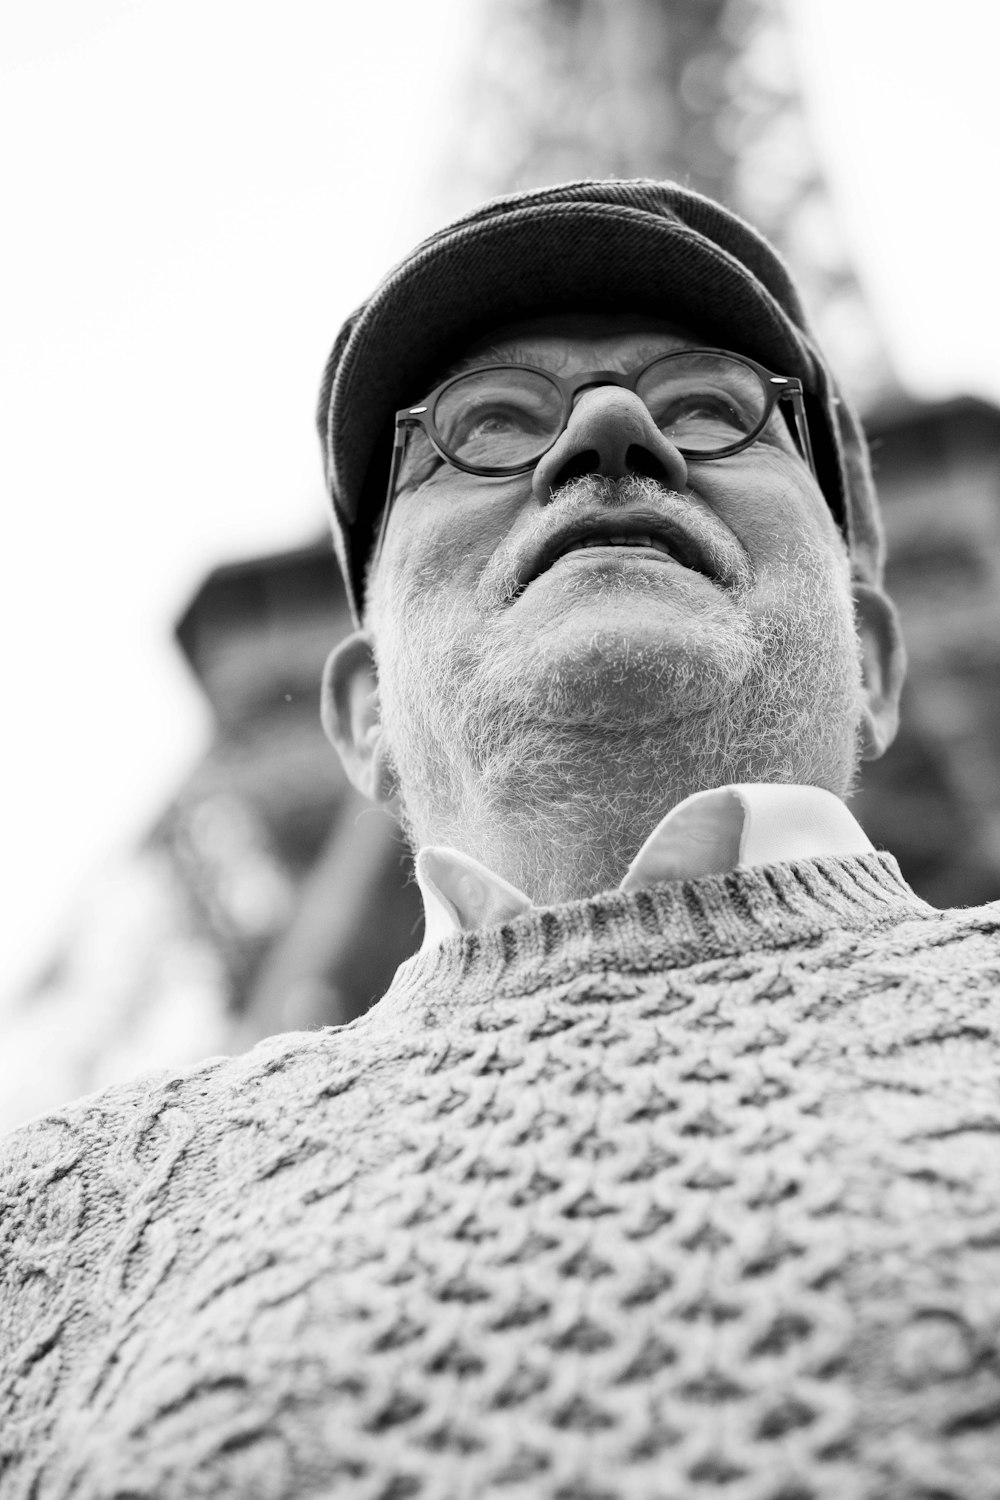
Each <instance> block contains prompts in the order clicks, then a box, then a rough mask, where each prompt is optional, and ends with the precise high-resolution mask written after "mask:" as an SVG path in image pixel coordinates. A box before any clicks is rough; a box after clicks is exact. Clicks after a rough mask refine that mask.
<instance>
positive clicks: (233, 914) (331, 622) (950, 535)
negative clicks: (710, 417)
mask: <svg viewBox="0 0 1000 1500" xmlns="http://www.w3.org/2000/svg"><path fill="white" fill-rule="evenodd" d="M477 16H478V23H479V36H478V39H477V44H476V46H475V48H474V53H475V63H474V64H470V72H469V82H468V89H467V98H466V103H465V107H464V111H463V112H462V114H461V117H460V119H459V123H458V126H457V128H456V130H455V132H454V141H455V144H454V148H453V151H452V154H451V156H450V158H449V159H448V160H446V161H444V162H443V163H442V164H441V171H440V175H439V181H438V187H437V192H436V197H437V199H438V207H439V212H438V214H437V217H438V218H439V219H441V220H444V218H446V217H447V216H448V215H449V214H450V213H452V212H459V211H461V210H463V209H465V208H467V207H469V206H471V205H472V204H473V203H475V202H477V201H479V200H480V199H482V198H483V197H486V196H489V195H490V194H492V193H497V192H503V191H507V190H511V189H514V188H520V187H526V186H531V185H534V184H540V183H544V182H551V181H556V180H560V179H567V178H572V177H580V176H602V175H610V174H614V175H619V176H646V175H648V176H660V177H672V178H675V179H677V180H680V181H682V182H685V183H687V184H688V185H689V186H691V187H693V188H695V189H698V190H701V191H704V192H706V193H708V194H710V195H712V196H714V197H716V198H719V199H721V200H722V201H723V202H726V203H728V204H729V205H730V206H731V207H733V208H735V209H736V210H737V211H738V212H741V213H742V214H744V215H745V216H746V217H747V218H749V219H750V220H751V221H752V222H754V223H756V224H757V226H758V227H759V228H760V229H762V230H763V231H764V233H765V234H767V235H768V237H769V238H770V239H771V240H772V241H773V242H775V243H776V244H777V245H778V246H779V247H780V248H781V249H782V250H783V252H784V254H785V255H786V257H787V258H788V260H789V261H790V262H791V263H792V265H793V267H794V269H795V271H796V273H797V275H798V277H799V279H800V281H801V282H802V284H803V286H804V289H805V293H806V298H807V301H808V302H809V303H810V304H811V311H812V313H813V316H814V319H815V321H816V323H817V325H818V327H819V329H820V334H821V337H822V338H823V340H824V342H825V344H826V347H827V348H828V350H829V351H830V353H831V357H832V359H833V360H834V362H835V363H836V365H837V367H838V369H839V370H840V371H841V373H842V374H843V375H844V377H845V378H846V380H847V382H848V384H849V385H850V386H851V388H852V389H853V391H854V394H855V395H856V397H857V398H858V400H859V401H860V403H861V404H862V409H863V410H864V411H865V413H866V420H867V424H868V427H869V432H870V434H871V437H872V439H873V445H874V449H875V456H876V463H877V466H878V472H879V480H880V488H881V492H882V496H883V504H884V509H885V515H886V523H887V530H888V534H889V542H890V556H891V559H892V560H891V563H890V571H889V588H890V592H891V593H892V594H893V596H894V597H895V598H896V599H897V602H898V603H899V604H900V606H901V610H902V613H903V618H904V627H905V629H906V633H907V638H908V641H909V647H910V655H911V674H910V681H909V686H908V689H907V695H906V700H905V702H904V728H903V731H902V733H901V735H900V737H899V740H898V742H897V744H896V745H895V746H894V747H893V749H892V750H891V751H890V753H889V755H888V756H886V757H885V759H884V760H883V761H880V762H877V763H875V764H874V765H872V766H869V767H866V770H865V774H864V778H863V781H862V785H861V788H860V791H859V794H858V796H857V798H856V800H855V803H854V807H855V810H856V811H857V812H858V813H859V815H860V817H861V820H862V822H863V823H864V825H865V826H866V828H867V830H868V832H869V835H870V836H871V837H872V839H873V841H874V842H875V843H876V844H877V845H879V846H885V847H888V848H890V849H891V850H893V852H894V853H896V854H897V855H898V857H899V859H900V863H901V865H902V867H903V871H904V874H906V875H907V877H908V878H909V879H910V881H911V883H912V884H913V885H914V886H915V887H916V888H917V890H918V891H919V892H920V893H921V894H923V895H924V896H925V897H926V898H927V899H928V900H930V901H931V902H932V903H934V904H936V905H940V906H946V905H952V904H962V903H971V902H979V901H984V900H989V899H993V898H996V897H998V896H1000V671H998V666H1000V660H998V658H1000V589H998V581H1000V412H998V411H997V410H996V409H995V408H993V407H992V406H990V405H988V404H987V403H984V402H981V401H976V400H973V399H970V398H964V397H962V396H960V395H959V396H956V398H955V399H954V400H952V401H950V402H946V403H943V404H938V405H932V406H927V405H920V404H918V403H916V402H914V401H912V400H910V399H909V398H907V396H906V395H905V393H904V392H903V391H902V390H901V389H900V387H899V384H898V382H897V380H896V379H895V377H894V375H893V372H892V369H891V367H890V364H889V361H888V359H887V358H886V355H885V352H884V349H883V346H882V343H881V340H880V338H879V336H878V330H877V326H876V323H875V320H874V318H873V316H872V312H871V309H870V307H869V305H868V303H867V301H866V298H865V295H864V291H863V288H862V287H861V285H860V284H859V282H858V279H857V277H856V276H855V274H854V272H853V269H852V266H851V262H850V256H849V255H848V254H847V252H846V250H845V247H844V243H843V240H842V237H841V235H840V233H839V230H838V221H837V214H836V209H835V206H834V205H833V203H832V200H831V197H830V193H829V191H828V189H827V185H826V181H825V177H824V173H823V170H822V165H821V163H820V161H819V158H818V156H817V154H816V152H815V150H814V149H813V147H812V145H811V141H810V133H809V122H808V114H807V110H806V107H805V102H804V100H803V97H802V93H801V90H800V87H799V84H798V79H797V76H796V71H795V67H794V62H793V58H792V54H791V48H790V42H789V35H788V29H787V24H786V18H785V15H784V12H783V10H782V9H781V6H780V5H779V4H778V3H777V0H613V3H612V0H479V4H478V12H477ZM347 624H348V621H347V612H346V608H345V605H344V599H343V594H342V592H341V590H340V586H339V582H338V580H337V578H336V576H335V571H334V568H333V564H332V560H331V557H330V548H329V544H328V542H327V540H326V539H325V538H324V539H322V540H321V541H317V542H316V543H315V544H312V545H308V546H304V547H303V548H301V549H300V550H298V551H294V552H288V553H283V554H281V555H278V556H273V557H262V558H257V559H254V560H252V561H250V562H241V563H234V564H226V565H223V566H220V567H219V568H217V569H215V570H214V571H213V572H212V573H211V574H210V575H209V576H208V577H207V578H206V579H205V581H204V582H203V584H202V585H201V587H200V588H199V589H198V590H197V592H196V594H195V596H194V597H193V599H192V600H191V603H190V605H189V607H188V608H187V610H186V611H185V613H184V615H183V618H182V619H181V620H180V621H179V623H178V626H177V640H178V644H179V646H180V649H181V650H182V652H183V653H184V655H185V656H186V658H187V660H188V662H189V664H190V666H191V668H192V670H193V671H194V673H195V674H196V676H197V678H198V679H199V681H200V683H201V685H202V687H203V688H204V691H205V692H206V694H207V696H208V699H209V701H210V703H211V705H212V708H213V711H214V715H215V722H216V733H215V739H214V742H213V744H212V745H211V747H210V749H209V750H208V752H207V754H206V756H205V757H204V759H203V761H202V762H201V763H200V764H199V765H198V766H196V767H195V768H194V770H193V772H192V774H191V775H190V777H189V778H188V779H187V781H186V782H185V784H184V785H183V786H182V787H180V788H179V789H178V792H177V794H176V796H175V797H174V798H173V799H172V801H171V803H170V805H169V806H168V807H167V808H166V809H165V810H164V812H163V815H162V817H161V818H160V819H159V821H158V823H157V825H156V827H155V828H153V829H152V830H151V832H150V834H149V837H148V838H147V839H146V840H145V842H144V843H143V845H142V847H141V848H140V849H139V850H138V851H136V854H135V856H134V859H133V861H132V862H131V865H130V867H129V869H128V870H127V871H125V872H124V873H123V876H122V880H123V881H124V883H125V884H126V885H127V886H128V890H129V901H130V902H131V907H130V911H131V912H132V918H131V921H130V925H129V933H130V937H129V942H130V944H131V946H124V947H122V948H120V950H119V968H120V973H119V974H118V976H117V979H116V984H117V987H118V988H117V991H116V998H115V1000H114V1003H113V1004H109V1002H108V998H107V970H106V968H105V969H103V970H102V969H101V967H100V965H98V966H97V967H96V968H94V967H93V966H92V967H91V968H88V960H87V954H88V953H90V952H91V951H92V949H93V946H94V945H93V943H89V944H88V943H87V942H83V941H70V942H68V943H67V944H66V945H65V946H64V948H63V950H62V951H61V952H60V953H59V954H58V955H57V959H56V961H55V962H54V964H53V966H52V969H51V971H50V972H49V973H48V974H47V975H46V976H44V977H43V979H42V980H41V981H40V983H39V984H38V986H37V987H36V988H35V990H34V991H33V993H32V994H31V995H29V996H27V997H26V1001H25V1009H26V1011H27V1010H28V1009H29V1008H30V1010H31V1013H32V1014H35V1015H37V1017H38V1020H39V1025H40V1026H41V1027H42V1029H43V1030H44V1031H45V1033H46V1035H49V1034H51V1032H52V1029H53V1024H54V1020H55V1021H58V1020H59V1018H60V1017H61V1016H65V1017H66V1018H67V1025H69V1024H70V1018H72V1025H75V1026H77V1027H78V1029H79V1037H80V1040H79V1042H77V1041H74V1040H73V1033H72V1032H69V1033H67V1035H68V1036H69V1038H70V1039H69V1040H68V1041H67V1042H66V1044H65V1049H64V1051H65V1055H64V1057H63V1059H62V1062H61V1068H62V1071H61V1073H59V1072H58V1070H57V1078H56V1082H55V1084H51V1083H50V1084H49V1093H48V1094H47V1095H46V1094H45V1093H44V1091H42V1092H37V1091H36V1094H35V1096H34V1097H33V1098H32V1099H31V1100H30V1104H31V1106H32V1107H37V1108H41V1107H47V1106H48V1105H50V1104H52V1103H58V1102H60V1093H59V1091H60V1090H61V1097H67V1096H69V1095H71V1094H73V1093H81V1092H84V1091H86V1090H88V1089H90V1088H94V1087H98V1086H99V1085H101V1084H102V1083H104V1082H110V1081H113V1079H114V1078H115V1077H118V1076H126V1075H127V1074H128V1073H129V1072H132V1071H137V1070H139V1069H140V1068H143V1067H149V1066H159V1065H161V1064H163V1063H169V1062H175V1061H177V1060H178V1055H179V1056H180V1058H181V1059H182V1060H185V1059H190V1060H193V1059H194V1058H196V1057H198V1056H201V1055H205V1054H206V1053H210V1052H213V1051H233V1050H236V1049H238V1048H239V1047H241V1046H244V1045H247V1044H249V1043H251V1042H253V1041H254V1040H256V1039H257V1038H259V1037H260V1036H263V1035H266V1034H267V1033H269V1032H274V1031H280V1030H284V1029H289V1028H295V1027H300V1026H307V1025H314V1024H337V1023H340V1022H344V1021H347V1020H350V1019H351V1018H352V1017H353V1016H355V1015H357V1014H359V1013H360V1012H361V1011H363V1010H364V1009H365V1008H366V1007H367V1006H368V1005H369V1004H370V1003H371V1002H372V1001H373V1000H374V999H375V998H377V996H378V995H379V994H380V993H381V992H382V991H383V989H384V988H385V986H386V984H387V983H388V981H389V979H390V978H391V975H392V973H393V971H394V970H395V968H396V966H397V964H398V963H399V962H401V961H402V960H403V959H404V958H405V957H406V956H407V955H408V953H410V952H412V951H413V950H414V948H415V947H416V946H417V944H418V943H419V938H420V924H421V917H420V911H419V903H418V901H417V898H416V892H415V889H414V887H413V885H412V882H411V881H409V878H408V866H407V860H406V856H405V853H404V851H403V848H402V845H401V842H400V840H399V836H398V832H397V830H396V829H395V827H394V825H393V824H392V823H391V820H390V819H389V818H388V817H387V816H386V815H385V814H383V813H380V812H377V811H374V810H370V809H367V808H366V807H365V806H364V805H363V804H362V803H361V802H360V801H359V799H358V798H357V797H356V795H355V794H354V793H353V791H352V790H351V789H350V788H349V787H348V785H347V784H346V781H345V779H344V778H343V776H342V774H341V772H340V770H339V767H338V765H337V763H336V761H335V758H334V756H333V754H332V752H331V751H330V750H329V747H328V746H327V745H326V742H325V740H324V739H323V738H322V734H321V731H320V728H319V724H318V715H317V685H318V681H319V675H320V671H321V667H322V662H323V659H324V657H325V655H326V652H327V650H328V649H329V647H330V645H331V644H333V643H334V642H335V641H336V639H337V638H338V636H339V635H340V634H341V633H342V632H343V631H345V630H346V629H347ZM137 893H138V895H137ZM119 898H120V892H119V893H118V894H116V892H115V891H114V890H112V891H111V892H110V893H108V896H107V901H106V907H107V910H108V911H111V912H112V913H113V912H114V911H116V910H118V909H119V908H120V904H121V903H120V899H119ZM116 903H117V904H116ZM99 908H100V902H99V901H98V903H97V908H95V909H92V912H91V917H92V919H93V920H94V921H96V923H97V925H98V927H99V926H100V924H101V922H102V920H103V918H102V916H101V911H100V909H99ZM113 925H114V924H113V921H112V927H113ZM97 946H98V948H99V947H100V944H98V945H97ZM102 1018H103V1019H102ZM102 1026H103V1027H104V1030H103V1031H102V1029H101V1028H102ZM46 1028H47V1029H46ZM165 1035H167V1036H168V1040H167V1041H166V1042H165V1041H164V1040H163V1038H164V1036H165ZM53 1089H55V1090H56V1095H55V1097H53V1094H52V1090H53ZM12 1108H14V1109H15V1113H16V1105H15V1106H12ZM25 1112H30V1110H27V1109H26V1111H25ZM5 1123H13V1119H9V1120H6V1121H5V1120H4V1119H2V1118H0V1126H3V1125H4V1124H5Z"/></svg>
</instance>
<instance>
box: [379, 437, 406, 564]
mask: <svg viewBox="0 0 1000 1500" xmlns="http://www.w3.org/2000/svg"><path fill="white" fill-rule="evenodd" d="M413 425H414V424H413V423H412V422H404V421H401V420H399V418H397V419H396V436H395V438H394V440H393V444H392V461H391V462H390V464H389V483H388V484H387V485H386V489H385V504H384V505H383V507H382V524H381V526H380V527H379V529H378V539H377V541H376V543H375V551H374V552H373V553H372V565H373V566H374V565H375V563H377V562H378V560H379V558H380V557H381V556H382V546H383V543H384V542H385V533H386V527H387V526H388V525H389V512H390V511H391V510H392V502H393V498H394V496H395V493H396V480H397V479H398V478H399V470H400V465H401V464H402V462H403V454H404V453H405V452H406V440H407V438H408V437H409V435H410V428H411V427H412V426H413Z"/></svg>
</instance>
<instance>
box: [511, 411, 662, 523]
mask: <svg viewBox="0 0 1000 1500" xmlns="http://www.w3.org/2000/svg"><path fill="white" fill-rule="evenodd" d="M581 474H603V475H606V476H607V477H608V478H609V479H624V478H625V476H626V475H627V474H647V475H649V476H650V478H653V479H659V480H660V481H661V483H663V484H665V485H667V486H668V487H669V488H670V489H674V490H679V489H683V487H684V486H685V484H686V483H687V464H686V463H685V462H684V456H683V454H682V453H681V452H680V450H679V449H678V448H675V447H674V445H673V443H672V442H670V440H669V438H666V437H664V435H663V433H662V432H661V431H660V429H659V428H658V427H657V425H656V423H655V422H654V421H653V419H652V417H651V416H650V414H649V408H648V407H647V406H646V404H645V402H644V401H642V400H641V399H640V397H639V396H637V395H636V394H635V393H634V392H633V391H626V390H622V389H621V387H620V386H615V385H601V386H595V387H593V388H592V389H591V390H588V391H584V392H583V394H582V395H581V396H580V397H579V399H578V400H577V403H576V405H575V407H574V408H573V413H572V415H571V416H570V419H569V423H568V424H567V427H566V430H565V432H564V433H563V434H562V435H561V437H560V438H559V439H558V441H557V442H556V443H555V444H554V445H553V446H552V447H551V448H550V449H549V451H548V453H546V454H545V455H544V456H543V457H542V458H541V459H540V460H539V462H538V464H537V465H536V468H535V473H534V477H533V478H532V482H531V489H532V493H533V495H534V496H535V499H536V500H538V501H540V502H541V504H542V505H545V504H547V503H548V501H549V499H550V498H551V495H552V491H553V490H555V489H558V488H559V486H560V485H561V484H566V483H568V481H569V480H571V479H576V478H578V477H579V476H580V475H581Z"/></svg>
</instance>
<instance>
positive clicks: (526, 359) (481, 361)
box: [435, 335, 711, 385]
mask: <svg viewBox="0 0 1000 1500" xmlns="http://www.w3.org/2000/svg"><path fill="white" fill-rule="evenodd" d="M678 339H679V344H678V347H677V348H674V349H664V348H663V346H662V344H660V343H658V342H657V343H650V344H640V345H639V347H638V348H637V349H635V350H634V351H633V359H634V362H635V364H636V365H644V364H648V363H649V362H650V361H651V360H654V359H656V358H657V356H658V355H660V354H676V353H678V352H679V350H680V347H681V346H683V347H685V348H693V347H697V348H702V347H706V348H707V347H711V346H709V345H704V346H702V345H697V346H695V345H690V344H689V343H688V341H687V340H680V336H679V335H678ZM632 363H633V360H632V359H630V360H629V365H630V366H631V365H632ZM490 364H498V365H534V366H535V368H536V369H539V370H551V371H552V373H553V374H554V375H559V374H561V373H562V371H563V369H564V368H565V361H564V360H562V361H560V363H559V365H558V366H553V365H552V364H551V363H546V361H545V359H544V358H543V356H542V355H540V354H539V351H538V349H537V348H532V346H531V345H530V344H508V345H506V346H505V347H500V346H499V345H496V344H488V345H487V346H486V347H485V348H482V349H477V351H476V353H475V354H469V355H466V356H465V358H463V359H458V360H455V362H454V363H453V364H451V365H449V366H448V368H447V369H446V370H445V371H444V372H443V373H442V374H441V376H440V377H439V378H438V380H437V381H436V382H435V384H437V385H441V384H443V383H444V381H446V380H450V379H451V378H452V376H453V375H464V374H466V372H467V371H469V370H478V369H480V368H482V366H483V365H490ZM601 368H605V367H604V366H602V367H601Z"/></svg>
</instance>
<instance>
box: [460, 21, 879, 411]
mask: <svg viewBox="0 0 1000 1500" xmlns="http://www.w3.org/2000/svg"><path fill="white" fill-rule="evenodd" d="M474 53H475V59H476V60H475V64H474V67H473V70H472V72H471V75H470V77H469V80H468V84H467V88H466V97H465V102H464V106H463V107H462V108H461V109H460V119H461V126H460V128H459V129H457V130H456V131H455V133H454V138H453V139H454V145H453V153H454V155H453V160H452V161H450V162H449V163H448V164H447V169H446V171H445V172H444V173H443V174H442V179H441V181H442V196H444V197H446V198H447V199H448V200H449V205H450V207H452V208H453V209H454V210H455V211H460V210H461V209H463V208H466V207H468V206H469V205H470V204H472V203H475V202H477V201H479V200H480V199H482V198H485V197H490V196H492V195H494V194H499V193H505V192H511V191H515V190H518V189H523V188H530V187H536V186H542V185H544V184H547V183H551V182H559V181H567V180H570V179H572V178H576V177H609V176H613V177H660V178H673V179H674V180H676V181H678V182H682V183H684V184H685V185H686V186H688V187H691V188H693V189H695V190H696V191H698V192H703V193H705V194H707V195H708V196H709V197H712V198H716V199H718V200H719V201H720V202H722V203H725V204H727V205H728V206H729V207H731V208H733V209H735V210H736V212H737V213H741V214H743V215H744V217H746V218H748V219H749V220H750V221H751V222H752V223H753V224H755V225H756V226H757V228H758V229H760V230H761V231H762V232H763V233H764V234H765V235H766V236H767V237H768V239H770V240H771V241H772V243H773V244H775V245H777V246H778V248H779V249H780V250H781V251H782V252H783V254H784V255H785V257H786V259H787V260H788V261H789V262H790V264H791V265H792V267H793V268H794V270H795V273H796V275H797V277H798V279H799V281H800V283H801V284H802V286H803V288H804V290H805V295H806V300H807V302H808V304H809V306H810V311H811V312H812V314H813V317H814V320H815V322H816V325H817V327H818V330H819V333H820V337H821V340H822V342H823V344H824V346H825V347H826V348H827V349H828V350H829V351H830V354H831V357H832V359H833V362H834V364H835V365H836V367H837V369H838V370H839V371H840V372H841V374H842V376H843V377H844V379H845V380H846V382H847V384H848V385H849V386H850V388H851V389H852V391H853V392H854V394H855V396H856V397H857V399H858V400H859V401H860V402H861V403H862V404H863V405H864V406H870V405H872V404H874V403H875V402H877V401H879V400H882V399H884V398H885V396H886V395H887V393H889V392H890V391H892V390H893V388H894V387H895V380H894V378H893V375H892V372H891V369H890V366H889V362H888V359H887V356H886V353H885V350H884V347H883V344H882V341H881V339H880V337H879V335H878V331H877V328H876V325H875V320H874V318H873V315H872V310H871V308H870V306H869V304H868V302H867V300H866V297H865V294H864V290H863V288H862V286H861V285H860V283H859V281H858V277H857V275H856V274H855V270H854V267H853V265H852V261H851V257H850V255H849V254H848V252H847V248H846V246H845V243H844V239H843V235H842V232H841V229H840V224H839V220H838V215H837V213H836V209H835V206H834V204H833V202H832V199H831V193H830V188H829V184H828V182H827V178H826V175H825V173H824V171H823V168H822V165H821V162H820V159H819V156H818V154H817V152H816V150H815V149H814V145H813V140H812V133H811V130H810V124H809V119H808V114H807V110H806V106H805V102H804V99H803V95H802V90H801V87H800V84H799V77H798V70H797V68H796V64H795V57H794V52H793V46H792V38H791V36H790V33H789V28H788V25H787V22H786V17H785V13H784V10H783V8H782V6H781V5H780V4H779V3H778V0H613V3H612V0H483V4H482V7H481V15H480V35H479V37H478V41H477V45H476V47H475V49H474Z"/></svg>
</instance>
